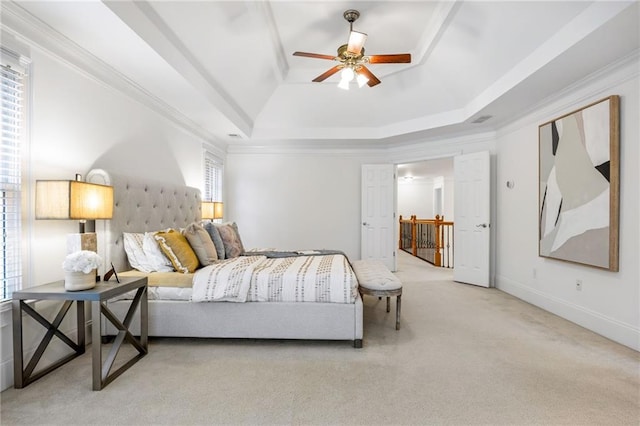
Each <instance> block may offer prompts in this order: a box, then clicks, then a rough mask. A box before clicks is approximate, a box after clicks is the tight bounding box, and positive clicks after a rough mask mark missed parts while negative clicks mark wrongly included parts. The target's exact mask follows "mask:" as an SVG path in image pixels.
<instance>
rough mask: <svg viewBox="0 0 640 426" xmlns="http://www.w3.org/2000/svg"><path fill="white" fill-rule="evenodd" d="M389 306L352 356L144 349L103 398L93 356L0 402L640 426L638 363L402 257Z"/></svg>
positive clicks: (130, 419)
mask: <svg viewBox="0 0 640 426" xmlns="http://www.w3.org/2000/svg"><path fill="white" fill-rule="evenodd" d="M399 260H400V262H399V271H398V276H399V277H400V278H401V279H402V281H403V283H404V294H403V298H402V299H403V303H402V305H403V310H402V319H401V321H402V328H401V330H400V331H396V330H395V328H394V316H395V303H392V308H391V312H390V313H389V314H387V313H386V312H385V303H384V300H382V301H379V300H378V299H377V298H373V297H365V309H364V316H365V336H364V337H365V338H364V348H362V349H354V348H352V347H351V346H350V344H349V343H346V342H298V341H254V340H249V341H244V340H193V339H152V340H151V343H150V353H149V355H148V356H146V357H145V358H143V359H142V360H141V361H140V362H138V363H137V364H136V365H134V366H133V367H132V368H131V369H130V370H128V371H127V372H125V373H124V374H123V375H122V376H120V377H119V378H117V379H116V380H115V381H114V382H113V383H111V384H110V385H108V386H107V387H106V388H105V389H104V390H102V391H100V392H94V391H92V390H91V358H90V351H88V353H87V354H85V355H83V356H81V357H80V358H78V359H75V360H73V361H72V362H70V363H69V364H67V365H65V366H63V367H61V368H60V369H58V370H56V371H54V372H52V373H51V374H49V375H47V376H45V377H43V378H42V379H40V380H38V381H37V382H35V383H33V384H31V385H29V386H28V387H26V388H24V389H21V390H16V389H8V390H6V391H5V392H3V393H2V394H1V398H2V399H1V411H0V415H1V417H0V422H1V423H2V425H13V424H25V425H26V424H29V425H35V424H61V425H69V424H176V425H178V424H180V425H188V424H336V425H337V424H367V425H373V424H380V425H382V424H388V425H392V424H415V425H423V424H435V425H447V424H450V425H471V424H485V425H525V424H545V425H550V424H554V425H555V424H565V425H623V424H628V425H638V424H639V423H640V384H639V380H640V378H639V375H640V354H638V352H635V351H633V350H631V349H629V348H626V347H624V346H621V345H618V344H616V343H613V342H611V341H609V340H607V339H605V338H603V337H600V336H598V335H596V334H594V333H592V332H590V331H587V330H585V329H583V328H581V327H579V326H576V325H574V324H572V323H569V322H567V321H565V320H563V319H561V318H558V317H557V316H554V315H552V314H549V313H547V312H544V311H542V310H540V309H538V308H535V307H533V306H531V305H529V304H527V303H524V302H522V301H519V300H518V299H515V298H513V297H511V296H509V295H507V294H505V293H502V292H500V291H498V290H495V289H484V288H478V287H473V286H469V285H464V284H459V283H455V282H453V281H451V276H452V274H451V271H448V270H443V269H438V268H433V267H431V266H429V265H428V264H426V263H424V262H422V261H421V260H419V259H415V258H413V257H411V256H409V255H407V254H405V253H400V259H399Z"/></svg>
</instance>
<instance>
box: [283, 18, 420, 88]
mask: <svg viewBox="0 0 640 426" xmlns="http://www.w3.org/2000/svg"><path fill="white" fill-rule="evenodd" d="M343 16H344V19H346V20H347V22H349V30H350V32H349V41H348V42H347V44H343V45H342V46H340V47H338V55H337V56H331V55H322V54H319V53H307V52H293V56H305V57H308V58H318V59H328V60H330V61H338V62H340V63H339V64H338V65H336V66H335V67H333V68H331V69H329V70H328V71H326V72H324V73H322V74H320V75H319V76H317V77H316V78H314V79H313V80H312V81H314V82H316V83H319V82H321V81H324V80H325V79H327V78H328V77H331V76H332V75H333V74H335V73H337V72H338V71H340V70H342V72H341V76H342V78H341V80H340V84H338V87H340V88H341V89H349V82H350V81H352V80H354V79H355V80H356V81H357V82H358V86H360V87H362V86H364V85H365V84H367V85H368V86H369V87H373V86H375V85H376V84H380V80H379V79H378V77H376V76H375V75H373V73H372V72H371V71H369V68H367V67H366V64H408V63H411V54H410V53H397V54H390V55H365V54H364V42H365V40H366V39H367V35H366V34H365V33H361V32H358V31H353V23H354V22H355V20H356V19H358V18H359V17H360V12H358V11H357V10H354V9H349V10H347V11H345V12H344V14H343Z"/></svg>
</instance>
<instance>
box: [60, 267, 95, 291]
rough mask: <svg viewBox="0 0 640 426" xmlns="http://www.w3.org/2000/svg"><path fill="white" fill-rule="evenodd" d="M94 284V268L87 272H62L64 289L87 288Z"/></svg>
mask: <svg viewBox="0 0 640 426" xmlns="http://www.w3.org/2000/svg"><path fill="white" fill-rule="evenodd" d="M95 286H96V270H95V269H93V270H92V271H91V272H89V273H88V274H85V273H84V272H66V271H65V273H64V289H65V290H68V291H78V290H87V289H90V288H93V287H95Z"/></svg>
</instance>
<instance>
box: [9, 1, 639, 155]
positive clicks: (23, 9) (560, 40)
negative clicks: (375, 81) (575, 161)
mask: <svg viewBox="0 0 640 426" xmlns="http://www.w3.org/2000/svg"><path fill="white" fill-rule="evenodd" d="M2 8H3V17H2V19H3V27H4V26H6V27H7V28H8V30H9V31H11V30H15V31H17V32H20V33H21V34H25V33H28V34H33V37H34V38H37V37H38V36H37V35H36V34H40V37H43V36H42V34H45V36H47V40H48V41H46V42H45V41H43V40H37V39H36V40H33V41H34V42H37V43H40V44H51V43H53V41H51V40H53V39H55V40H57V43H59V44H60V45H63V49H64V48H65V47H64V46H66V49H67V50H69V46H72V47H74V48H76V49H77V48H79V49H80V50H82V51H83V52H86V53H87V54H88V55H86V56H85V58H91V60H93V61H95V62H96V63H100V64H103V67H106V68H107V69H110V70H112V71H114V72H115V73H116V74H117V75H119V76H121V77H122V78H124V79H125V80H126V81H127V82H129V83H130V84H132V85H134V86H135V87H137V89H138V92H137V93H138V95H140V94H143V95H144V96H149V97H151V98H152V99H153V100H154V102H155V103H156V104H159V105H162V106H163V108H165V109H166V110H167V111H171V113H172V114H173V115H174V116H179V117H180V121H181V122H183V123H185V125H187V126H191V127H193V128H196V129H197V130H198V132H199V134H202V135H204V136H205V137H206V138H207V139H208V140H210V141H213V142H215V143H219V144H221V145H227V144H230V145H267V144H278V145H287V144H304V143H306V144H312V145H314V146H315V145H323V144H324V145H325V146H336V145H341V146H354V147H355V146H389V145H393V144H401V143H406V142H409V141H415V140H429V139H437V138H442V137H450V136H453V135H461V134H465V133H471V132H483V131H488V130H492V129H495V128H496V127H497V126H500V125H501V124H505V123H507V122H509V121H510V120H513V119H515V118H517V117H518V116H519V115H522V114H524V113H525V112H527V111H530V110H531V109H532V108H533V107H534V106H535V105H536V104H539V103H540V102H542V101H543V100H545V99H547V98H549V97H551V96H554V94H556V93H557V92H559V91H561V90H563V89H565V88H566V87H567V86H568V85H570V84H572V83H574V82H576V81H578V80H580V79H582V78H585V77H586V76H588V75H589V74H591V73H593V72H595V71H597V70H599V69H601V68H602V67H604V66H606V65H608V64H610V63H612V62H614V61H616V60H618V59H621V58H624V57H626V56H629V55H631V54H633V53H634V52H636V51H637V49H638V45H639V38H640V37H639V34H638V4H637V2H600V1H596V2H580V1H549V2H538V1H531V2H527V1H517V2H516V1H514V2H485V1H471V2H451V1H446V2H437V1H349V2H343V1H313V2H312V1H135V2H134V1H127V0H118V1H112V2H111V1H104V2H100V1H82V2H46V1H43V2H38V1H25V2H21V1H18V2H11V1H5V2H3V3H2ZM351 8H355V9H358V10H359V11H360V13H361V16H360V18H359V19H358V20H357V21H356V22H355V23H354V29H355V30H358V31H362V32H365V33H367V34H368V38H367V41H366V44H365V49H366V52H367V53H368V54H384V53H405V52H406V53H411V54H412V57H413V61H412V63H411V64H388V65H387V64H371V65H370V66H369V69H370V70H371V71H372V72H373V73H374V74H375V75H376V76H377V77H378V78H379V79H380V80H382V83H381V84H379V85H377V86H375V87H373V88H369V87H366V86H365V87H363V88H362V89H358V88H357V86H352V88H351V90H349V91H343V90H340V89H338V88H337V83H338V82H339V77H338V76H337V75H336V76H333V77H330V78H328V79H327V80H325V81H324V82H322V83H313V82H311V80H312V79H313V78H314V77H316V76H317V75H319V74H321V73H322V72H324V71H326V70H327V69H329V68H331V67H332V66H333V65H335V63H334V62H331V61H327V60H319V59H311V58H304V57H294V56H292V53H293V52H294V51H306V52H314V53H322V54H329V55H333V54H335V53H336V49H337V48H338V46H339V45H341V44H344V43H346V40H347V38H348V31H349V24H348V23H347V22H346V21H345V20H344V19H343V17H342V13H343V12H344V11H345V10H346V9H351ZM18 18H19V19H18ZM25 26H26V27H28V31H27V30H25V28H24V27H25ZM36 28H37V29H39V32H38V31H36V30H35V29H36ZM43 31H44V32H43ZM52 35H56V37H52ZM481 116H491V118H489V119H488V120H486V121H484V122H483V123H481V124H474V123H472V122H473V121H475V120H476V119H477V118H478V117H481Z"/></svg>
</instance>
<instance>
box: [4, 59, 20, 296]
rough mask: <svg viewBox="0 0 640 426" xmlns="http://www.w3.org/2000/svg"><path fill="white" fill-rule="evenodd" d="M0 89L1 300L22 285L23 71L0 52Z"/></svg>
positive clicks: (17, 63)
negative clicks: (0, 125) (0, 122)
mask: <svg viewBox="0 0 640 426" xmlns="http://www.w3.org/2000/svg"><path fill="white" fill-rule="evenodd" d="M1 53H2V56H0V83H1V84H0V87H1V93H2V142H0V196H1V198H0V239H2V259H0V279H2V299H0V300H7V299H10V298H11V293H12V292H13V291H14V290H16V289H19V288H20V286H21V283H22V262H21V210H22V208H21V203H22V177H21V173H22V172H21V166H22V155H21V148H22V146H21V145H22V143H23V137H24V134H25V132H24V129H25V122H24V113H25V108H24V103H25V90H24V89H25V70H24V67H23V66H21V65H20V62H19V58H20V57H19V55H16V54H13V53H12V52H10V51H8V50H6V49H5V48H2V49H1Z"/></svg>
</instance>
